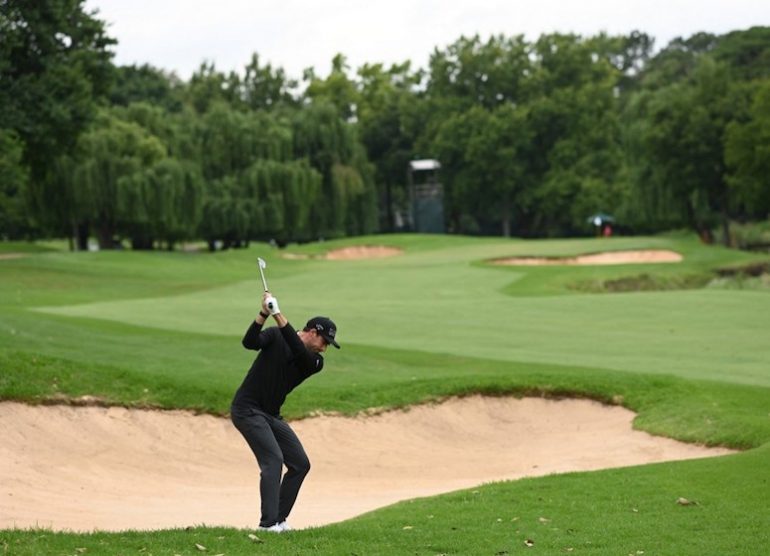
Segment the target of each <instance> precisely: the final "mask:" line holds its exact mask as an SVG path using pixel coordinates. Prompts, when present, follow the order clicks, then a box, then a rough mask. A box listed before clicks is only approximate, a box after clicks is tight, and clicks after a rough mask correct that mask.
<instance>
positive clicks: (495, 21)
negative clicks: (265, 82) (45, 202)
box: [85, 0, 770, 79]
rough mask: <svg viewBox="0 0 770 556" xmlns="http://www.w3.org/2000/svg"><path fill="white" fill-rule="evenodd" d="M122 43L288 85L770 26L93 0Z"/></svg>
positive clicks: (514, 10)
mask: <svg viewBox="0 0 770 556" xmlns="http://www.w3.org/2000/svg"><path fill="white" fill-rule="evenodd" d="M85 6H86V9H88V10H93V9H97V10H98V11H99V13H98V17H99V19H102V20H104V21H106V22H107V23H108V25H109V27H108V29H109V34H110V35H111V36H112V37H114V38H116V39H117V40H118V45H117V46H115V47H114V51H115V54H116V55H115V63H116V64H119V65H128V64H144V63H149V64H151V65H153V66H155V67H158V68H162V69H164V70H167V71H174V72H175V73H176V74H177V75H178V76H179V77H181V78H183V79H188V78H189V77H190V75H191V74H192V72H193V71H195V70H196V69H197V68H198V66H199V65H200V64H201V62H202V61H204V60H208V61H212V62H214V63H215V65H216V68H217V69H218V70H220V71H224V72H229V71H231V70H235V71H238V72H241V71H242V70H243V67H244V66H245V65H246V64H247V63H248V61H249V59H250V58H251V54H252V53H253V52H256V53H258V54H259V56H260V60H261V61H262V62H263V63H271V64H272V65H273V66H274V67H277V66H280V67H282V68H284V70H285V71H286V73H287V74H288V75H289V76H290V77H295V78H300V77H301V75H302V70H303V69H305V68H307V67H314V68H315V70H316V73H317V74H318V75H320V76H325V75H327V74H328V71H329V68H330V65H331V60H332V58H333V57H334V55H335V54H337V53H342V54H344V55H345V56H346V57H347V59H348V62H349V65H350V66H351V68H353V69H355V68H358V67H359V66H361V65H363V64H364V63H378V62H382V63H384V64H385V65H390V64H392V63H400V62H403V61H405V60H411V61H412V67H413V68H415V69H416V68H427V66H428V59H429V56H430V54H431V52H432V51H433V50H434V48H436V47H438V48H440V49H443V48H444V47H446V46H447V45H449V44H451V43H453V42H454V41H455V40H457V39H458V38H459V37H460V36H462V35H465V36H471V35H474V34H477V33H478V34H479V35H480V36H481V37H483V38H487V37H489V36H490V35H492V34H503V35H506V36H513V35H518V34H523V35H524V36H525V37H526V38H527V39H529V40H534V39H536V38H537V37H538V36H540V35H541V34H542V33H551V32H564V33H567V32H572V33H577V34H580V35H583V36H590V35H595V34H598V33H600V32H602V31H604V32H606V33H609V34H625V33H628V32H630V31H632V30H635V29H638V30H640V31H643V32H646V33H648V34H649V35H651V36H652V37H654V38H655V47H656V49H659V48H662V47H663V46H665V45H666V44H667V43H668V42H669V41H670V40H671V39H673V38H675V37H688V36H690V35H692V34H693V33H695V32H698V31H707V32H711V33H716V34H722V33H726V32H728V31H733V30H737V29H747V28H749V27H752V26H756V25H770V0H562V1H560V0H528V1H523V0H442V1H437V0H388V1H381V0H360V1H353V0H270V1H265V0H206V1H199V0H86V3H85Z"/></svg>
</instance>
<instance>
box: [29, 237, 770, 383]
mask: <svg viewBox="0 0 770 556" xmlns="http://www.w3.org/2000/svg"><path fill="white" fill-rule="evenodd" d="M598 247H601V245H593V246H592V247H591V248H593V249H597V248H598ZM506 249H507V250H509V251H510V250H511V247H510V246H505V245H499V244H498V245H496V247H495V250H494V252H497V253H504V252H506ZM492 252H493V251H492V249H490V246H488V245H487V246H485V245H483V244H481V245H480V246H479V248H478V250H470V249H467V248H463V249H458V250H457V253H454V252H453V251H452V250H450V249H444V250H441V251H439V252H438V253H432V254H428V255H426V254H424V253H418V254H414V255H408V256H407V255H404V256H401V257H395V258H389V259H385V260H359V261H353V262H342V261H311V262H307V261H306V262H303V263H302V264H296V263H293V262H292V261H283V260H282V259H281V255H280V254H279V253H277V252H275V251H273V252H268V256H269V257H270V259H269V261H270V265H271V267H273V266H278V267H279V268H281V271H282V274H283V276H281V277H280V278H277V279H275V280H274V281H272V282H271V287H272V289H273V291H274V293H275V294H276V295H278V296H280V297H281V298H282V299H286V300H287V301H286V302H285V303H284V305H283V306H285V307H286V309H285V310H286V311H287V312H288V314H290V315H299V316H300V317H299V318H303V317H304V316H310V315H311V314H313V312H314V311H315V312H319V313H323V314H333V315H334V316H335V318H336V319H337V320H338V321H340V322H341V323H344V325H341V330H342V334H344V338H345V341H346V342H347V343H353V344H362V345H369V346H379V347H383V348H395V349H405V350H421V351H426V352H432V353H439V354H452V355H466V356H472V357H483V358H490V359H497V360H501V361H518V362H536V363H553V364H559V365H577V366H583V367H595V368H602V369H613V370H621V371H632V372H641V373H655V374H673V375H677V376H681V377H685V378H696V379H708V380H716V381H723V382H732V383H740V384H756V385H762V386H770V375H768V373H767V372H765V369H764V368H763V363H764V362H766V361H770V342H768V341H767V334H766V330H767V329H768V325H770V296H768V295H767V294H766V293H765V292H755V291H741V292H735V291H719V290H696V291H675V292H671V291H667V292H642V293H617V294H612V295H592V294H582V295H569V296H565V295H550V296H548V295H538V296H523V295H511V293H514V294H516V293H517V289H516V281H517V280H518V278H520V277H521V276H522V275H523V274H524V273H525V272H526V271H524V270H522V269H515V270H512V271H505V270H500V269H498V268H490V267H489V266H487V265H485V264H483V263H484V261H485V260H486V258H487V257H489V256H490V254H491V253H492ZM257 254H259V252H256V251H255V253H254V260H256V255H257ZM644 267H645V270H648V269H649V267H650V265H644ZM626 269H627V270H626V272H629V273H631V272H638V269H636V268H634V267H626ZM632 269H633V270H632ZM253 274H256V265H255V267H254V271H253ZM313 284H318V286H313ZM321 285H322V286H323V287H320V286H321ZM509 286H510V288H509ZM260 287H261V283H260V282H259V281H258V278H257V279H254V280H246V281H242V282H237V283H235V284H230V285H227V286H224V287H220V288H213V289H207V290H204V291H198V292H194V293H190V294H183V295H170V296H164V297H160V298H158V297H152V298H148V299H130V300H122V301H107V302H98V303H89V304H79V305H73V306H60V307H47V308H45V307H44V308H41V309H39V310H41V311H44V312H48V313H52V314H58V315H66V316H72V317H88V318H94V319H105V320H111V321H118V322H123V323H128V324H131V325H135V326H140V327H146V328H161V329H167V330H174V331H186V332H194V333H197V334H213V335H224V336H237V335H239V334H240V333H241V332H242V330H243V328H244V324H243V323H245V322H248V321H249V319H250V318H251V317H252V313H253V302H254V299H255V296H256V293H257V292H259V291H260ZM294 318H295V320H296V318H297V317H294Z"/></svg>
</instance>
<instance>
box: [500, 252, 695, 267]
mask: <svg viewBox="0 0 770 556" xmlns="http://www.w3.org/2000/svg"><path fill="white" fill-rule="evenodd" d="M681 260H682V255H680V254H679V253H676V252H675V251H667V250H662V249H651V250H639V251H607V252H605V253H591V254H588V255H578V256H577V257H509V258H505V259H494V260H492V261H490V262H491V263H492V264H497V265H512V266H541V265H609V264H648V263H678V262H680V261H681Z"/></svg>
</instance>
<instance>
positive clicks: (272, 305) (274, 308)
mask: <svg viewBox="0 0 770 556" xmlns="http://www.w3.org/2000/svg"><path fill="white" fill-rule="evenodd" d="M265 305H267V310H268V311H270V314H271V315H277V314H278V313H280V312H281V309H279V308H278V300H277V299H276V298H275V297H273V296H272V295H271V296H270V297H268V298H267V299H266V300H265Z"/></svg>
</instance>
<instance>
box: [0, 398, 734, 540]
mask: <svg viewBox="0 0 770 556" xmlns="http://www.w3.org/2000/svg"><path fill="white" fill-rule="evenodd" d="M633 417H634V414H633V413H632V412H630V411H628V410H626V409H623V408H620V407H608V406H604V405H601V404H599V403H596V402H591V401H586V400H566V401H552V400H544V399H539V398H537V399H535V398H528V399H523V400H516V399H512V398H484V397H479V396H474V397H470V398H462V399H452V400H449V401H447V402H445V403H442V404H438V405H424V406H419V407H415V408H412V409H410V410H408V411H392V412H387V413H383V414H380V415H377V416H372V417H358V418H347V417H317V418H312V419H306V420H302V421H298V422H295V423H293V427H294V428H295V430H296V431H297V433H298V434H299V436H300V438H301V439H302V440H303V443H304V445H305V449H306V450H307V452H308V454H309V456H310V460H311V462H312V465H313V468H312V470H311V472H310V475H309V476H308V479H307V481H306V483H305V486H304V487H303V490H302V492H301V493H300V497H299V501H298V503H297V506H296V507H295V510H294V513H293V514H292V516H291V519H290V521H291V522H292V524H293V525H294V526H297V527H307V526H313V525H322V524H326V523H331V522H335V521H340V520H343V519H346V518H350V517H353V516H356V515H358V514H361V513H363V512H367V511H369V510H373V509H376V508H379V507H382V506H385V505H388V504H391V503H393V502H396V501H399V500H404V499H409V498H414V497H418V496H426V495H433V494H438V493H442V492H447V491H452V490H456V489H461V488H466V487H473V486H476V485H479V484H481V483H483V482H488V481H493V480H502V479H516V478H520V477H525V476H535V475H545V474H549V473H556V472H565V471H576V470H591V469H601V468H608V467H619V466H626V465H634V464H643V463H650V462H659V461H668V460H680V459H688V458H698V457H705V456H712V455H721V454H726V453H730V451H729V450H726V449H706V448H703V447H699V446H694V445H689V444H682V443H679V442H676V441H673V440H669V439H665V438H659V437H653V436H651V435H649V434H646V433H643V432H638V431H634V430H632V428H631V422H632V419H633ZM0 430H2V431H3V442H2V443H0V469H2V473H0V507H2V512H0V529H2V528H10V527H23V528H26V527H34V526H37V527H49V528H52V529H54V530H61V529H69V530H75V531H90V530H93V529H101V530H124V529H129V528H132V529H159V528H169V527H185V526H190V525H201V524H206V525H227V526H235V527H255V526H256V524H257V522H258V519H259V515H258V514H259V489H258V480H259V472H258V468H257V466H256V463H255V461H254V459H253V456H252V454H251V452H250V451H249V449H248V447H247V446H246V443H245V442H244V441H243V439H242V438H241V437H240V435H239V434H238V432H237V431H236V430H235V429H234V428H233V426H232V425H231V424H230V421H229V420H227V419H223V418H217V417H212V416H206V415H198V416H196V415H193V414H191V413H188V412H182V411H169V412H160V411H140V410H127V409H123V408H102V407H70V406H38V407H32V406H27V405H24V404H19V403H14V402H6V403H1V404H0Z"/></svg>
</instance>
